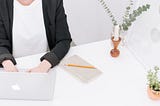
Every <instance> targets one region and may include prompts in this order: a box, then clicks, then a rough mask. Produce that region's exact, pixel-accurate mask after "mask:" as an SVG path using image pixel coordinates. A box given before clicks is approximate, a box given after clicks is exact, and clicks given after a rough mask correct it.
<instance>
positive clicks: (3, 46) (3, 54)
mask: <svg viewBox="0 0 160 106" xmlns="http://www.w3.org/2000/svg"><path fill="white" fill-rule="evenodd" d="M9 50H11V44H10V42H9V40H8V36H7V33H6V30H5V26H4V22H3V19H2V17H1V15H0V66H1V67H2V62H3V61H4V60H11V61H12V62H13V64H14V65H16V61H15V59H14V57H13V56H12V54H11V53H10V52H9Z"/></svg>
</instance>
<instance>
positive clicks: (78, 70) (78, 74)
mask: <svg viewBox="0 0 160 106" xmlns="http://www.w3.org/2000/svg"><path fill="white" fill-rule="evenodd" d="M69 64H72V65H73V64H74V65H76V66H77V65H78V67H76V66H68V65H69ZM79 66H80V67H79ZM81 66H82V67H81ZM83 66H84V67H83ZM60 67H61V68H62V69H64V70H65V71H67V72H68V73H69V74H71V75H72V76H74V77H75V78H77V79H79V80H80V81H82V82H84V83H88V82H90V81H92V80H93V79H95V78H97V77H98V76H99V75H101V74H102V72H101V71H100V70H99V69H97V68H95V67H94V66H93V65H91V64H90V63H88V62H87V61H85V60H84V59H82V58H81V57H79V56H78V55H73V56H71V57H69V58H66V59H64V60H62V62H61V63H60ZM92 67H93V68H92Z"/></svg>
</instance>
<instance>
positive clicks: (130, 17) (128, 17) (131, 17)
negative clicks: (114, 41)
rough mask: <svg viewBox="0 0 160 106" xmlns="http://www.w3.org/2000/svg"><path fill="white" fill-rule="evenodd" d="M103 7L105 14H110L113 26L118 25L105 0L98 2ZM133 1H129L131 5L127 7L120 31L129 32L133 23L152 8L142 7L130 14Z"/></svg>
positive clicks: (148, 6) (147, 5)
mask: <svg viewBox="0 0 160 106" xmlns="http://www.w3.org/2000/svg"><path fill="white" fill-rule="evenodd" d="M98 1H99V2H100V3H101V5H102V6H103V8H104V10H105V12H107V13H108V15H109V17H110V18H111V20H112V24H113V25H114V26H115V25H118V22H117V21H116V19H115V17H114V15H113V13H112V12H111V10H110V8H109V6H107V4H106V2H105V1H104V0H98ZM133 5H134V4H133V0H129V5H128V6H127V7H126V11H125V14H124V16H123V21H122V24H119V26H120V31H127V30H128V28H129V27H130V26H131V25H132V23H133V22H134V21H135V20H136V18H137V17H138V16H140V15H141V14H142V13H143V12H145V11H147V10H148V9H149V8H150V5H149V4H146V5H142V6H140V7H139V8H138V9H136V10H134V11H133V12H132V13H130V11H131V8H132V6H133Z"/></svg>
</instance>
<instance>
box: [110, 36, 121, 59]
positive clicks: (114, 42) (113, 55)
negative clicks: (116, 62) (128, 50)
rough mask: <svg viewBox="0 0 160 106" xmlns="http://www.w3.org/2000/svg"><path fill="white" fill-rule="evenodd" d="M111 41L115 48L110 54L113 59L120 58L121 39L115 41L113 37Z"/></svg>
mask: <svg viewBox="0 0 160 106" xmlns="http://www.w3.org/2000/svg"><path fill="white" fill-rule="evenodd" d="M111 40H112V43H113V47H114V48H113V49H112V50H111V51H110V54H111V56H112V57H118V56H119V54H120V51H119V50H118V45H119V43H120V42H121V38H120V37H119V40H117V41H115V40H114V37H112V38H111Z"/></svg>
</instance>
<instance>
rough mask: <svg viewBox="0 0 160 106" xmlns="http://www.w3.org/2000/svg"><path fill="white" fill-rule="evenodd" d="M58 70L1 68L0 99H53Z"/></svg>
mask: <svg viewBox="0 0 160 106" xmlns="http://www.w3.org/2000/svg"><path fill="white" fill-rule="evenodd" d="M55 79H56V71H55V70H53V69H52V70H50V72H49V73H27V72H24V71H23V70H22V72H18V73H17V72H4V70H3V69H1V70H0V99H20V100H52V98H53V94H54V87H55Z"/></svg>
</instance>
